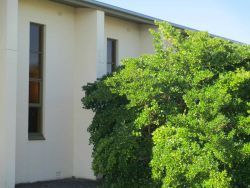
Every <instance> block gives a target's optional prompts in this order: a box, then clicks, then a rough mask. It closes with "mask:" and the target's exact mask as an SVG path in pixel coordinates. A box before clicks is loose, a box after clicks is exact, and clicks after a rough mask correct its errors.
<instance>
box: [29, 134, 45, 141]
mask: <svg viewBox="0 0 250 188" xmlns="http://www.w3.org/2000/svg"><path fill="white" fill-rule="evenodd" d="M28 137H29V141H39V140H40V141H42V140H46V139H45V137H44V136H43V134H42V133H29V135H28Z"/></svg>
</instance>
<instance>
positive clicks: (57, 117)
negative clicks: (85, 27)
mask: <svg viewBox="0 0 250 188" xmlns="http://www.w3.org/2000/svg"><path fill="white" fill-rule="evenodd" d="M30 22H35V23H40V24H44V25H45V58H44V95H43V102H44V111H43V129H44V131H43V132H44V136H45V138H46V140H45V141H28V79H29V78H28V76H29V73H28V72H29V70H28V69H29V25H30ZM74 26H75V10H74V8H72V7H69V6H63V5H60V4H56V3H52V2H48V1H47V0H42V1H41V0H20V1H19V30H18V33H19V35H18V39H19V55H18V87H17V93H18V99H17V142H16V146H17V150H16V183H20V182H32V181H41V180H50V179H57V178H64V177H71V176H72V175H73V104H74V95H73V91H74V90H73V71H74V62H75V54H74V52H75V48H76V46H75V28H74Z"/></svg>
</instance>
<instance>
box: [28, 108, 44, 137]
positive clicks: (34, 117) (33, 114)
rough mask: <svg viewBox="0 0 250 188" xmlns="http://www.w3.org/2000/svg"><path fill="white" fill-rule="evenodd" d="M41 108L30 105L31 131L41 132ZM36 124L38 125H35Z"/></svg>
mask: <svg viewBox="0 0 250 188" xmlns="http://www.w3.org/2000/svg"><path fill="white" fill-rule="evenodd" d="M40 114H41V109H40V108H37V107H29V133H39V132H41V124H40V123H41V115H40ZM34 125H36V126H34Z"/></svg>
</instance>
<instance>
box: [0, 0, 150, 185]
mask: <svg viewBox="0 0 250 188" xmlns="http://www.w3.org/2000/svg"><path fill="white" fill-rule="evenodd" d="M18 21H19V25H18V33H19V35H18V43H19V44H18V47H19V52H18V82H17V96H18V97H17V119H16V120H17V136H16V138H17V140H16V183H22V182H33V181H42V180H50V179H58V178H65V177H71V176H76V177H79V178H89V179H95V177H94V174H93V171H92V170H91V162H92V159H91V152H92V147H91V146H90V145H89V133H87V128H88V126H89V124H90V123H91V120H92V117H93V115H94V114H93V113H92V112H91V111H88V110H83V109H82V104H81V98H82V97H83V95H84V93H83V92H82V88H81V87H82V86H83V85H85V84H87V83H88V82H93V81H95V80H96V78H98V77H101V76H102V75H104V74H105V73H106V72H107V66H106V55H107V53H106V45H107V43H106V39H107V38H114V39H117V40H118V60H119V61H120V60H121V59H123V58H126V57H137V56H139V55H141V54H144V53H152V52H153V48H152V38H151V37H150V35H149V32H148V28H149V26H147V25H142V24H137V23H133V22H129V21H124V20H121V19H117V18H113V17H109V16H105V15H104V12H102V11H98V10H94V9H86V8H79V9H77V8H73V7H70V6H66V5H61V4H57V3H53V2H51V1H48V0H19V20H18ZM30 22H35V23H40V24H44V25H45V39H46V41H45V46H46V47H45V59H44V96H43V101H44V111H43V127H44V136H45V138H46V140H45V141H28V79H29V78H28V76H29V74H28V72H29V24H30ZM0 78H1V77H0ZM0 187H1V186H0Z"/></svg>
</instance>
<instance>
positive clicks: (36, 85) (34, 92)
mask: <svg viewBox="0 0 250 188" xmlns="http://www.w3.org/2000/svg"><path fill="white" fill-rule="evenodd" d="M40 92H41V90H40V82H35V81H34V82H32V81H30V84H29V102H30V103H35V104H40V102H41V101H40Z"/></svg>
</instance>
